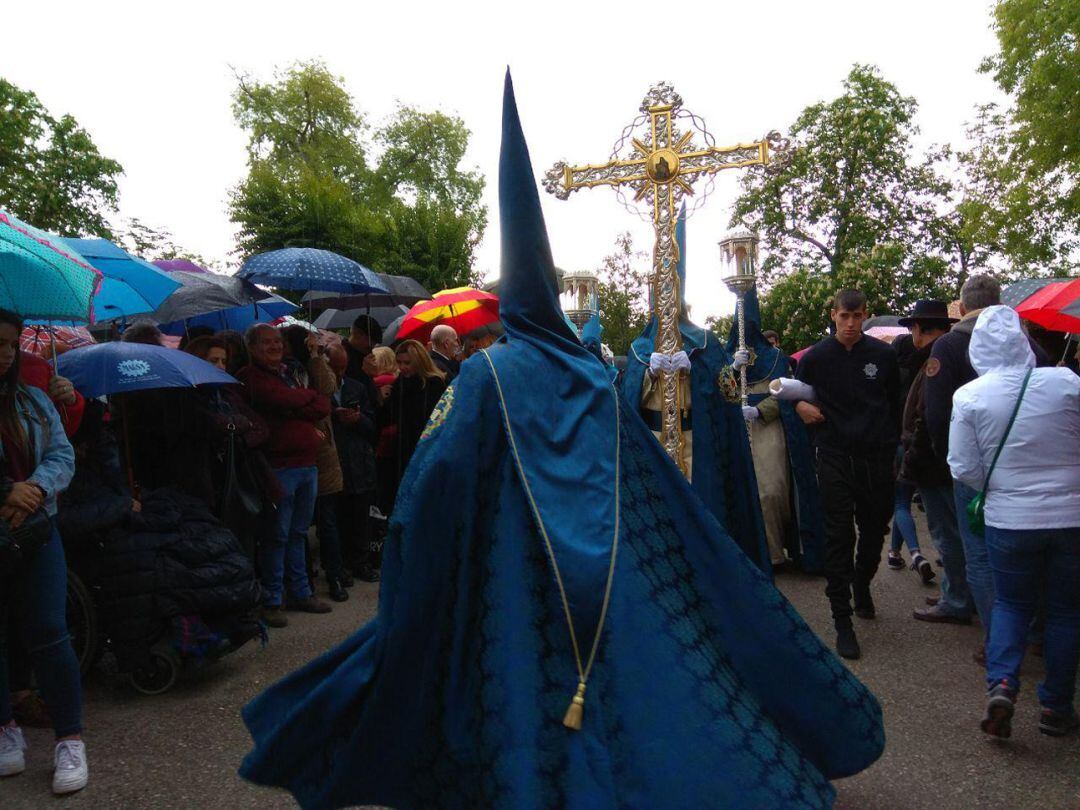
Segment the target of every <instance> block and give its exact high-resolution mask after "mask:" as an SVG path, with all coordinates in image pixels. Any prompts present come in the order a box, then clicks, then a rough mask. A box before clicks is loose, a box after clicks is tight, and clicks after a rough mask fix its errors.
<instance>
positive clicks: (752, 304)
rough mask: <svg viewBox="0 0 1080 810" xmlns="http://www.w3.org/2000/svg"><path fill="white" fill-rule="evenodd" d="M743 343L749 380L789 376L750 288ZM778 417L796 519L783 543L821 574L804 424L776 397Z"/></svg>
mask: <svg viewBox="0 0 1080 810" xmlns="http://www.w3.org/2000/svg"><path fill="white" fill-rule="evenodd" d="M744 301H745V306H746V315H745V318H744V322H745V324H744V325H745V327H746V339H745V340H746V345H747V347H748V348H749V349H750V350H751V351H752V357H753V359H754V362H753V364H751V365H749V366H747V369H746V377H747V381H748V382H749V384H750V385H753V384H754V383H756V382H761V381H762V380H776V379H779V378H780V377H791V376H792V372H791V359H790V358H789V357H788V356H787V355H786V354H784V352H782V351H781V350H780V349H778V348H776V347H775V346H773V345H772V344H771V343H769V341H768V340H767V339H766V338H765V335H764V334H763V333H762V331H761V309H760V307H759V305H758V299H757V290H750V291H749V292H748V293H747V294H746V296H745V298H744ZM738 328H739V327H738V310H737V309H736V317H735V318H734V319H733V321H732V325H731V332H730V333H729V335H728V343H727V349H728V352H729V353H734V352H735V350H736V349H737V348H738V345H739V332H738ZM767 396H768V395H767V394H751V395H750V396H749V404H751V405H758V404H759V403H761V402H762V401H763V400H765V399H766V398H767ZM777 404H778V405H779V406H780V421H781V424H782V425H783V428H784V439H785V442H786V445H787V454H788V466H789V468H790V470H791V482H792V484H793V492H792V500H793V507H794V508H793V510H792V514H793V515H794V517H795V520H794V521H793V523H792V526H791V531H790V533H789V536H788V538H787V542H786V543H785V548H786V549H787V552H788V554H789V555H790V557H791V559H792V560H793V561H794V562H795V563H796V564H798V565H799V567H801V568H802V569H803V570H804V571H806V572H807V573H811V574H820V573H821V572H822V571H823V570H824V566H825V515H824V512H823V510H822V508H821V491H820V490H819V489H818V483H817V472H816V471H815V469H814V455H813V453H814V451H813V447H812V446H811V444H810V436H809V434H808V433H807V430H806V425H804V424H803V421H802V419H800V418H799V415H798V414H797V413H796V412H795V405H794V403H792V402H788V401H786V400H777Z"/></svg>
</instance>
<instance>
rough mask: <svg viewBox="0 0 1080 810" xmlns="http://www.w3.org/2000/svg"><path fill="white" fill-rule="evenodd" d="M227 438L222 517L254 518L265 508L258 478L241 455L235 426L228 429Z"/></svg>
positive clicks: (244, 455)
mask: <svg viewBox="0 0 1080 810" xmlns="http://www.w3.org/2000/svg"><path fill="white" fill-rule="evenodd" d="M226 436H227V438H226V441H225V459H224V467H225V482H224V487H223V488H222V489H223V490H224V491H223V492H222V494H221V501H222V507H221V512H222V515H221V517H222V519H225V516H226V515H236V516H240V515H243V516H247V517H254V516H255V515H258V514H259V513H260V512H261V511H262V507H263V497H262V492H261V490H260V488H259V481H258V477H257V476H256V475H255V472H254V471H253V470H252V469H251V464H250V462H249V460H248V458H247V455H246V454H245V453H241V452H240V450H239V448H238V446H237V445H238V443H239V442H240V441H241V438H240V436H239V435H238V434H237V432H236V428H235V427H234V426H233V425H229V426H228V428H227V429H226Z"/></svg>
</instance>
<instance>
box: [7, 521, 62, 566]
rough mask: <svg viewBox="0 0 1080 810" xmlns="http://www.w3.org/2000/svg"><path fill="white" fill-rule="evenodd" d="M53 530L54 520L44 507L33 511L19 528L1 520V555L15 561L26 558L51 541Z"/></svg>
mask: <svg viewBox="0 0 1080 810" xmlns="http://www.w3.org/2000/svg"><path fill="white" fill-rule="evenodd" d="M52 531H53V526H52V520H51V519H50V518H49V514H48V513H47V512H46V511H45V510H44V509H36V510H35V511H33V512H31V513H30V514H29V515H27V516H26V520H24V521H23V522H22V523H20V524H19V527H18V528H17V529H12V528H11V524H9V523H8V522H7V521H6V520H0V555H2V556H3V557H6V558H8V559H9V560H11V559H13V560H15V561H20V560H23V559H26V558H27V557H30V556H32V555H34V554H36V553H37V552H38V551H39V550H40V549H41V547H42V546H44V545H45V544H46V543H48V542H49V540H50V539H51V538H52Z"/></svg>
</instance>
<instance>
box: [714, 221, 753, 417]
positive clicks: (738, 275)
mask: <svg viewBox="0 0 1080 810" xmlns="http://www.w3.org/2000/svg"><path fill="white" fill-rule="evenodd" d="M759 241H760V240H759V239H758V235H757V234H756V233H752V232H750V231H747V230H739V231H733V232H732V233H729V234H728V235H727V236H725V237H724V238H723V239H721V240H720V260H721V262H723V265H724V277H723V281H724V284H725V285H726V286H727V288H728V289H729V290H731V291H732V292H733V293H735V296H736V298H737V299H738V302H739V305H738V307H737V310H736V313H737V315H738V324H739V351H746V294H747V293H748V292H750V290H752V289H753V288H754V282H755V281H756V280H757V263H758V242H759ZM739 396H740V398H741V399H742V404H743V405H744V406H745V405H746V404H747V402H748V391H747V390H746V366H743V367H742V368H740V369H739ZM748 426H749V425H748Z"/></svg>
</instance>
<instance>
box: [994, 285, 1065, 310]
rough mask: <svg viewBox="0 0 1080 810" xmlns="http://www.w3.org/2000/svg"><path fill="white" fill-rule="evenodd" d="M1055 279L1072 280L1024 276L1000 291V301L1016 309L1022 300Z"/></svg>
mask: <svg viewBox="0 0 1080 810" xmlns="http://www.w3.org/2000/svg"><path fill="white" fill-rule="evenodd" d="M1055 281H1072V279H1071V278H1025V279H1021V280H1020V281H1014V282H1013V283H1012V284H1010V285H1009V286H1008V287H1006V288H1005V289H1004V290H1002V291H1001V303H1003V304H1004V305H1005V306H1007V307H1012V308H1013V309H1016V308H1017V307H1018V306H1020V305H1021V304H1022V303H1024V301H1026V300H1027V299H1029V298H1031V296H1033V295H1034V294H1035V293H1037V292H1038V291H1039V290H1041V289H1042V288H1043V287H1045V286H1046V285H1047V284H1053V283H1054V282H1055Z"/></svg>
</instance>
